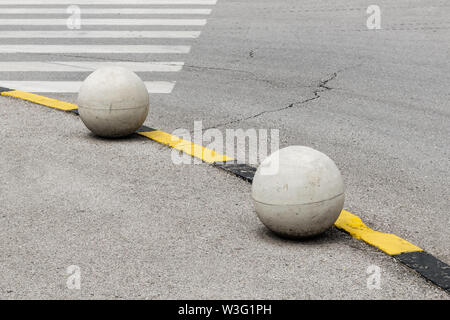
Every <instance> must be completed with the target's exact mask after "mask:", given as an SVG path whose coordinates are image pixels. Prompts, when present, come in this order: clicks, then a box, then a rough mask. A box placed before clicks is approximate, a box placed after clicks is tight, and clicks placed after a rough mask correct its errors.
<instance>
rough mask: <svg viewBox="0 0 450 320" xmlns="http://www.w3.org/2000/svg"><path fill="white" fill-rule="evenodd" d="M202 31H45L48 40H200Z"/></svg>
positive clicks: (28, 34) (38, 34) (31, 34)
mask: <svg viewBox="0 0 450 320" xmlns="http://www.w3.org/2000/svg"><path fill="white" fill-rule="evenodd" d="M199 35H200V31H170V30H169V31H78V30H68V31H45V37H46V38H64V39H70V38H160V39H172V38H175V39H176V38H191V39H193V38H198V36H199ZM0 38H42V31H32V30H30V31H22V30H17V31H2V32H0Z"/></svg>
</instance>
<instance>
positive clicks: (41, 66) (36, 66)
mask: <svg viewBox="0 0 450 320" xmlns="http://www.w3.org/2000/svg"><path fill="white" fill-rule="evenodd" d="M183 64H184V63H183V62H155V61H149V62H128V61H127V62H124V61H117V62H103V61H101V62H99V61H17V62H16V61H14V62H11V61H0V72H48V71H51V72H83V71H89V72H91V71H93V70H96V69H98V68H102V67H106V66H111V65H113V66H120V67H124V68H127V69H130V70H132V71H134V72H178V71H180V70H181V69H182V67H183Z"/></svg>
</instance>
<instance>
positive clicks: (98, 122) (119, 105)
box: [78, 66, 149, 137]
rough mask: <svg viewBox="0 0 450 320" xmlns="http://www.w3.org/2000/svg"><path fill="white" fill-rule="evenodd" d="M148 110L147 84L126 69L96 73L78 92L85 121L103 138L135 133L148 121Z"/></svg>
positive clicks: (82, 117) (82, 118)
mask: <svg viewBox="0 0 450 320" xmlns="http://www.w3.org/2000/svg"><path fill="white" fill-rule="evenodd" d="M148 107H149V96H148V91H147V88H146V87H145V84H144V83H143V82H142V80H141V79H140V78H139V77H138V76H137V75H136V74H135V73H134V72H132V71H130V70H127V69H125V68H122V67H114V66H113V67H105V68H101V69H98V70H96V71H94V72H93V73H91V74H90V75H89V76H88V77H87V78H86V80H84V82H83V84H82V85H81V88H80V91H79V93H78V112H79V114H80V118H81V120H82V121H83V123H84V124H85V125H86V127H88V129H89V130H91V131H92V132H93V133H95V134H96V135H98V136H101V137H122V136H127V135H129V134H132V133H133V132H135V131H136V130H137V129H139V127H141V125H142V124H143V123H144V121H145V119H146V118H147V115H148Z"/></svg>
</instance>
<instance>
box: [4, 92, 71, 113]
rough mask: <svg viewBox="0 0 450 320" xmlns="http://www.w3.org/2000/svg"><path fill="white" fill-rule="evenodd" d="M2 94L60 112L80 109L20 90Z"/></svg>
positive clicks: (67, 103)
mask: <svg viewBox="0 0 450 320" xmlns="http://www.w3.org/2000/svg"><path fill="white" fill-rule="evenodd" d="M0 94H1V95H2V96H9V97H14V98H19V99H22V100H27V101H31V102H34V103H37V104H40V105H43V106H47V107H50V108H55V109H59V110H64V111H70V110H75V109H77V108H78V106H77V105H76V104H73V103H69V102H64V101H59V100H56V99H52V98H48V97H44V96H40V95H37V94H34V93H29V92H25V91H20V90H13V91H4V92H1V93H0Z"/></svg>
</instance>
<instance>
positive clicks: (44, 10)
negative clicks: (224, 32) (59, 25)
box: [0, 1, 211, 15]
mask: <svg viewBox="0 0 450 320" xmlns="http://www.w3.org/2000/svg"><path fill="white" fill-rule="evenodd" d="M74 2H76V1H74ZM0 4H1V2H0ZM81 13H82V14H83V15H85V14H140V15H143V14H200V15H208V14H210V13H211V9H184V8H173V9H172V8H85V7H84V8H81ZM0 14H68V13H67V8H23V7H20V8H19V7H16V8H10V7H8V8H1V11H0Z"/></svg>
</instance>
